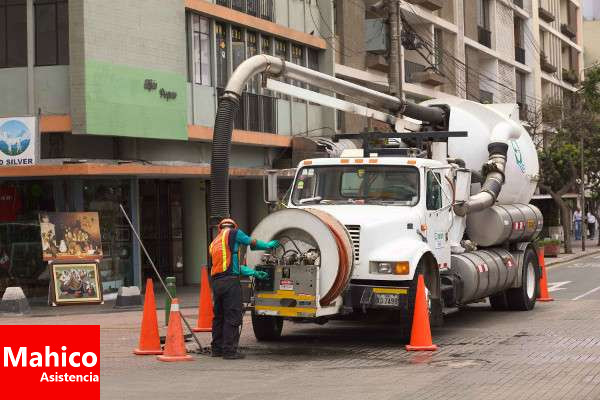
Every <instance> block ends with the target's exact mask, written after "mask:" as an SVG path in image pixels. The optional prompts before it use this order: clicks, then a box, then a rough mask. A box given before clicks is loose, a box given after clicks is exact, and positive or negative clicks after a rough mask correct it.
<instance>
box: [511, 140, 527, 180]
mask: <svg viewBox="0 0 600 400" xmlns="http://www.w3.org/2000/svg"><path fill="white" fill-rule="evenodd" d="M510 143H511V145H512V149H513V151H514V153H515V162H516V163H517V166H518V167H519V169H520V170H521V172H523V173H525V162H524V161H523V153H521V148H519V144H518V143H517V141H516V140H511V141H510Z"/></svg>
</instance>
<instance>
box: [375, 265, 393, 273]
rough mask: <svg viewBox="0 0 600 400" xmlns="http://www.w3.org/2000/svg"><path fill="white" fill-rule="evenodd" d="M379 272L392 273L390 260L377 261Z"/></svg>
mask: <svg viewBox="0 0 600 400" xmlns="http://www.w3.org/2000/svg"><path fill="white" fill-rule="evenodd" d="M377 273H378V274H391V273H392V264H391V263H388V262H380V263H377Z"/></svg>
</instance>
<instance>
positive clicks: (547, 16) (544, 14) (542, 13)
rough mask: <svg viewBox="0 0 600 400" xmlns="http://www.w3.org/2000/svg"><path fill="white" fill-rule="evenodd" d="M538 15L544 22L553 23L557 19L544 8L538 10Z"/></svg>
mask: <svg viewBox="0 0 600 400" xmlns="http://www.w3.org/2000/svg"><path fill="white" fill-rule="evenodd" d="M538 14H539V16H540V18H541V19H543V20H544V21H546V22H548V23H550V22H553V21H554V20H555V19H556V17H555V16H554V14H552V13H551V12H550V11H548V10H546V9H545V8H544V7H539V8H538Z"/></svg>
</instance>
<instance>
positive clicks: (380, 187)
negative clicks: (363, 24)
mask: <svg viewBox="0 0 600 400" xmlns="http://www.w3.org/2000/svg"><path fill="white" fill-rule="evenodd" d="M262 57H265V56H262ZM254 59H255V60H254V61H255V63H254V64H252V62H251V63H248V61H247V62H246V63H248V64H249V65H250V67H248V68H247V69H249V70H251V72H252V73H251V74H246V75H247V76H252V75H253V74H256V73H257V72H262V71H265V70H266V71H268V73H270V74H277V73H279V74H285V75H286V76H288V77H290V78H292V79H304V80H305V81H306V82H310V83H311V84H315V83H317V84H320V85H321V86H322V87H325V88H327V89H329V90H334V91H336V92H338V93H342V94H345V95H348V94H357V93H358V92H357V91H360V90H363V91H365V93H366V94H365V96H370V97H367V98H368V100H370V102H372V103H374V104H377V105H378V106H379V109H378V110H373V109H368V110H370V112H371V115H372V116H373V117H374V118H378V119H382V120H385V119H387V121H388V122H390V124H395V126H396V127H397V126H398V124H397V123H398V122H399V121H398V119H392V118H390V115H381V114H382V111H381V110H382V109H383V110H392V111H394V112H397V111H398V110H397V109H394V107H395V106H394V104H395V103H393V102H392V100H390V99H389V98H387V97H385V96H386V95H381V94H379V93H376V92H375V93H373V91H369V89H366V88H365V89H361V88H359V87H356V85H353V84H349V83H346V82H340V80H337V79H336V78H331V77H327V76H323V74H319V73H316V74H319V75H317V76H316V78H315V75H314V74H315V72H314V71H310V72H308V71H306V70H305V69H303V68H302V67H298V66H290V65H288V66H286V63H285V62H284V61H281V60H278V59H273V58H272V57H265V59H266V63H268V64H269V65H268V67H265V65H264V63H265V61H264V60H258V59H256V58H254ZM250 60H252V59H250ZM250 60H249V61H250ZM258 64H260V65H259V66H257V65H258ZM242 65H243V64H242ZM240 68H241V67H240ZM237 72H238V71H236V73H237ZM241 75H243V74H242V73H241V72H240V73H237V75H236V74H234V76H232V78H231V80H230V83H229V84H228V89H226V96H225V98H224V100H225V101H223V100H222V101H221V105H220V107H219V113H218V115H217V122H216V125H215V132H216V133H215V141H217V139H216V138H217V135H218V134H220V131H222V132H225V133H227V130H228V129H229V135H230V133H231V132H230V129H231V127H230V126H229V127H227V126H225V125H226V123H229V121H230V120H231V118H230V114H229V113H228V112H227V107H228V106H231V107H233V106H232V105H231V104H233V101H231V102H230V103H231V104H228V103H227V102H228V101H229V100H231V99H233V98H234V97H235V96H234V95H235V94H236V93H237V92H240V93H241V88H242V84H243V82H245V79H248V78H247V76H244V77H243V79H242V78H240V76H241ZM309 78H310V79H309ZM232 81H233V83H232ZM282 85H285V84H282V83H281V82H277V83H273V84H271V85H270V86H269V84H268V82H267V87H269V88H271V89H273V90H280V91H286V90H289V92H288V94H291V95H293V96H298V97H303V98H306V99H307V100H310V101H316V102H321V103H322V104H325V105H328V103H327V100H323V99H321V98H317V97H315V96H314V95H311V94H306V93H304V92H306V90H305V89H299V88H289V87H287V86H282ZM303 91H304V92H303ZM227 93H229V95H230V96H231V97H230V98H229V99H228V98H227ZM379 100H381V101H379ZM401 103H403V104H402V111H403V114H404V115H407V114H411V116H415V117H420V118H421V121H423V123H422V124H421V125H420V126H419V128H418V129H417V130H416V131H414V132H406V131H404V132H403V131H399V130H398V131H397V132H392V133H387V134H363V135H357V136H349V135H344V136H343V137H344V138H346V139H348V138H349V137H350V138H353V137H356V138H361V140H362V145H361V146H359V148H354V149H352V148H348V149H346V150H344V152H343V153H342V154H341V155H340V156H339V157H335V158H318V159H306V160H304V161H301V162H300V163H299V165H298V167H297V170H296V173H295V177H294V180H293V184H292V188H291V191H290V193H289V196H288V197H287V199H286V200H285V206H286V208H285V209H283V210H281V211H277V212H275V213H272V214H270V215H268V216H267V217H266V218H265V219H263V220H262V221H261V222H260V223H259V224H258V226H257V227H256V228H255V230H254V232H253V233H252V236H254V237H260V238H261V239H265V240H270V239H278V240H279V241H280V242H281V243H282V246H281V247H280V248H278V249H276V250H274V251H268V252H249V253H248V254H247V262H248V265H249V266H251V267H253V268H256V269H260V270H264V271H266V272H268V275H269V279H267V280H265V281H256V282H255V287H254V292H253V313H252V322H253V328H254V332H255V335H256V337H257V339H259V340H274V339H277V338H278V337H279V336H280V335H281V331H282V326H283V321H284V320H285V319H292V320H301V321H314V322H317V323H323V322H326V321H327V320H329V319H337V318H341V317H344V318H348V317H353V316H360V315H364V314H366V315H369V314H382V315H387V316H389V318H395V317H398V319H399V321H400V322H399V323H400V324H401V326H402V328H403V332H404V336H405V337H406V338H408V336H409V334H410V328H411V324H412V315H413V305H414V299H415V293H416V282H417V277H418V275H419V274H423V276H424V280H425V285H426V293H427V297H428V304H429V309H430V320H431V321H432V323H433V324H439V323H440V322H441V320H442V315H443V313H444V311H445V310H448V309H451V308H457V307H460V306H462V305H466V304H469V303H473V302H479V301H482V300H484V299H486V298H489V301H490V303H491V306H492V307H493V308H495V309H510V310H531V309H532V308H533V307H534V306H535V301H536V296H537V293H538V280H539V276H540V268H539V265H538V259H537V254H536V251H535V248H534V246H533V244H532V240H533V239H534V238H535V237H536V236H537V235H538V234H539V233H540V231H541V229H542V224H543V222H542V221H543V218H542V215H541V213H540V211H539V210H538V209H537V208H536V207H535V206H533V205H530V204H528V203H529V200H530V199H531V197H532V195H533V194H534V191H535V189H536V185H537V179H538V170H539V165H538V159H537V153H536V149H535V146H534V144H533V142H532V141H531V138H530V137H529V135H528V134H527V132H526V131H525V129H524V128H523V127H522V126H521V125H520V124H519V122H518V108H517V106H516V104H512V105H511V104H498V105H483V104H479V103H474V102H471V101H468V100H462V99H450V100H448V99H444V100H439V101H435V100H430V101H427V102H425V103H422V104H421V105H418V106H417V105H407V104H406V103H405V102H401ZM332 106H333V107H336V108H340V109H345V110H346V111H350V112H352V111H353V110H354V109H352V108H350V109H348V108H344V107H347V105H344V104H340V103H336V102H334V104H333V105H332ZM354 106H355V107H360V106H356V105H354ZM354 106H353V107H354ZM407 106H408V107H413V108H408V107H407ZM223 110H224V111H223ZM354 111H356V110H354ZM363 111H364V110H362V109H360V110H358V111H357V112H363ZM392 116H393V114H392ZM223 126H225V128H223ZM223 136H226V135H223ZM221 145H222V143H221ZM226 145H228V143H226ZM218 146H219V143H216V144H214V145H213V174H214V173H215V171H216V174H217V175H213V182H214V181H215V179H219V175H218V174H219V171H220V169H218V168H220V167H222V166H221V165H220V160H219V156H221V158H222V155H221V154H220V153H219V148H218ZM349 147H351V146H349ZM223 148H225V147H222V149H223ZM222 149H221V150H220V151H223V150H222ZM215 157H216V158H215ZM215 168H217V169H215ZM273 186H274V185H273V182H272V181H271V184H270V185H269V187H270V188H273ZM215 187H216V188H217V189H218V186H215ZM217 191H218V190H217ZM214 196H215V199H216V200H215V201H214V202H213V209H215V208H218V206H219V198H218V196H219V193H216V194H215V195H214ZM269 197H270V199H271V200H273V193H272V190H271V193H270V194H269ZM221 204H224V202H223V201H221ZM213 215H214V214H213Z"/></svg>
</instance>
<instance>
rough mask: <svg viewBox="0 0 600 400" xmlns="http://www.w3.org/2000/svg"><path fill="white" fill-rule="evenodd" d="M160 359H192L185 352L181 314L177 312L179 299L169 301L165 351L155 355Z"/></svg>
mask: <svg viewBox="0 0 600 400" xmlns="http://www.w3.org/2000/svg"><path fill="white" fill-rule="evenodd" d="M156 358H158V359H159V360H160V361H192V360H193V358H192V356H190V355H189V354H187V350H186V349H185V340H184V339H183V327H182V326H181V315H180V314H179V300H177V299H173V302H172V303H171V314H170V315H169V327H168V328H167V342H166V344H165V351H164V352H163V354H162V355H161V356H157V357H156Z"/></svg>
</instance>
